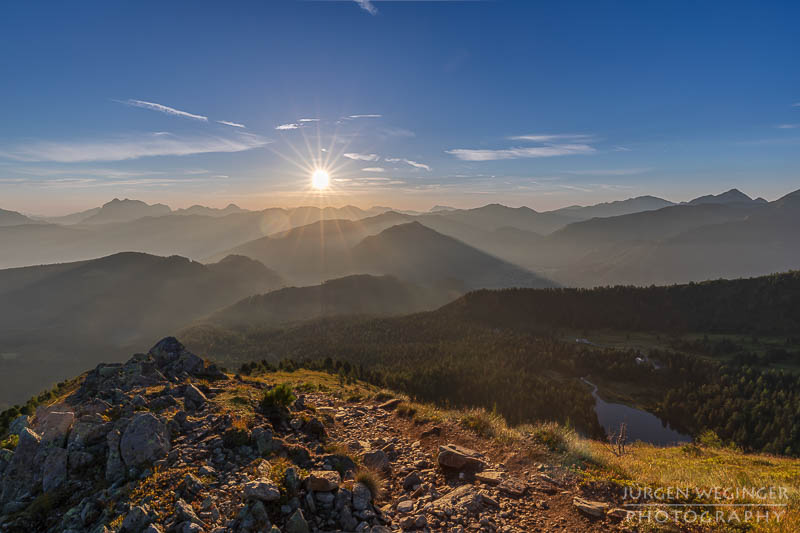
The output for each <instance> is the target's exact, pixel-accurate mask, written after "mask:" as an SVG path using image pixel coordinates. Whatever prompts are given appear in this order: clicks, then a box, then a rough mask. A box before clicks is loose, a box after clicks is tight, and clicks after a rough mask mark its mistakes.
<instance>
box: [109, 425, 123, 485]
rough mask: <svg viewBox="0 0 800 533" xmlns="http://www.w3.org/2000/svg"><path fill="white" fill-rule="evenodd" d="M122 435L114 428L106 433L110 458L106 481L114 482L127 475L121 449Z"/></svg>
mask: <svg viewBox="0 0 800 533" xmlns="http://www.w3.org/2000/svg"><path fill="white" fill-rule="evenodd" d="M121 438H122V435H121V433H120V431H119V430H118V429H113V430H111V431H109V432H108V434H107V435H106V444H107V445H108V459H107V460H106V481H108V482H109V483H114V482H115V481H119V480H121V479H123V478H124V477H125V463H124V462H123V461H122V455H121V454H120V450H119V441H120V439H121Z"/></svg>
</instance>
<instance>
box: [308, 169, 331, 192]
mask: <svg viewBox="0 0 800 533" xmlns="http://www.w3.org/2000/svg"><path fill="white" fill-rule="evenodd" d="M330 184H331V177H330V176H329V175H328V172H327V171H326V170H323V169H321V168H318V169H317V170H315V171H314V174H313V175H312V176H311V186H312V187H314V188H315V189H317V190H318V191H322V190H324V189H327V188H328V186H329V185H330Z"/></svg>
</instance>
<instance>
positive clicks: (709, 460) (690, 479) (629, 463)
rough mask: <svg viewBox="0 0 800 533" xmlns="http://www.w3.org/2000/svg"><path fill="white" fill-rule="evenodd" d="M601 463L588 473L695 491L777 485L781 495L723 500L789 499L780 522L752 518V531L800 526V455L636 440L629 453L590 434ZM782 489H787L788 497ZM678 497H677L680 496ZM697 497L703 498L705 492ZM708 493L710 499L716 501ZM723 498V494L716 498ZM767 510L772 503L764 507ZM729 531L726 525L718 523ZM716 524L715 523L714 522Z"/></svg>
mask: <svg viewBox="0 0 800 533" xmlns="http://www.w3.org/2000/svg"><path fill="white" fill-rule="evenodd" d="M585 443H586V444H587V445H588V448H589V450H590V453H591V456H592V458H593V460H594V462H595V464H596V466H593V467H588V468H587V469H586V470H584V471H583V473H584V474H585V476H586V478H587V479H591V480H602V481H608V482H611V483H615V484H618V485H621V486H636V487H651V488H654V489H655V488H659V487H662V488H667V487H688V488H689V489H690V494H697V493H698V491H701V492H702V491H707V490H709V489H712V488H715V487H719V488H727V489H732V490H735V489H737V488H739V489H758V488H761V487H767V488H768V487H773V488H775V489H776V497H775V498H774V499H772V500H770V499H766V500H762V499H759V498H758V497H754V496H753V495H752V494H750V493H741V492H740V493H739V494H733V493H732V497H731V498H730V499H727V498H726V499H725V500H724V501H723V503H726V504H728V503H733V504H739V505H741V504H773V505H786V506H787V507H786V508H773V510H779V511H780V510H785V511H786V514H785V517H784V518H783V519H782V520H781V522H780V523H778V522H776V521H771V522H770V523H765V522H762V523H760V524H758V523H755V522H752V523H751V524H750V528H751V530H752V531H759V532H760V531H764V532H775V533H788V532H790V531H791V532H797V531H800V460H798V459H792V458H787V457H776V456H769V455H761V454H745V453H742V452H740V451H737V450H730V449H726V448H705V447H697V446H694V445H686V446H671V447H666V448H660V447H657V446H652V445H649V444H643V443H635V444H633V445H630V446H629V447H628V453H626V454H624V455H622V456H617V455H615V454H614V453H612V452H611V450H610V449H609V448H607V447H606V446H604V445H603V444H602V443H599V442H597V441H589V440H585ZM781 490H785V497H784V494H783V493H782V492H780V491H781ZM676 501H677V500H676ZM695 501H703V498H699V499H696V500H695ZM714 501H715V500H714V499H713V498H710V499H709V498H706V499H705V502H706V503H714ZM716 501H722V500H716ZM757 509H758V510H760V511H761V512H764V511H766V510H767V509H768V507H758V508H757ZM715 527H716V528H717V530H721V531H724V530H725V529H724V528H723V527H722V526H715ZM711 529H713V528H711Z"/></svg>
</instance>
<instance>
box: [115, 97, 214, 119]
mask: <svg viewBox="0 0 800 533" xmlns="http://www.w3.org/2000/svg"><path fill="white" fill-rule="evenodd" d="M121 103H123V104H126V105H129V106H133V107H141V108H142V109H150V110H151V111H158V112H159V113H166V114H167V115H173V116H176V117H183V118H190V119H193V120H201V121H203V122H208V117H205V116H203V115H195V114H194V113H189V112H187V111H181V110H180V109H175V108H174V107H169V106H166V105H162V104H157V103H155V102H146V101H144V100H134V99H132V98H131V99H129V100H123V101H121Z"/></svg>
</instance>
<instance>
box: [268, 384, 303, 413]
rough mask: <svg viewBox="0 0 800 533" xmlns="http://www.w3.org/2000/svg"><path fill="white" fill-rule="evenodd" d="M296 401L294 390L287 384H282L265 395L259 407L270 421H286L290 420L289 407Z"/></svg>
mask: <svg viewBox="0 0 800 533" xmlns="http://www.w3.org/2000/svg"><path fill="white" fill-rule="evenodd" d="M296 399H297V397H296V396H295V395H294V392H292V388H291V387H290V386H289V385H288V384H287V383H281V384H280V385H276V386H275V387H273V388H272V389H270V390H268V391H267V392H265V393H264V397H263V398H261V403H260V404H259V407H260V409H261V412H262V413H263V414H264V416H266V417H268V418H269V419H270V420H272V421H280V420H285V419H287V418H289V406H290V405H292V403H294V401H295V400H296Z"/></svg>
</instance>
